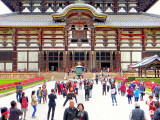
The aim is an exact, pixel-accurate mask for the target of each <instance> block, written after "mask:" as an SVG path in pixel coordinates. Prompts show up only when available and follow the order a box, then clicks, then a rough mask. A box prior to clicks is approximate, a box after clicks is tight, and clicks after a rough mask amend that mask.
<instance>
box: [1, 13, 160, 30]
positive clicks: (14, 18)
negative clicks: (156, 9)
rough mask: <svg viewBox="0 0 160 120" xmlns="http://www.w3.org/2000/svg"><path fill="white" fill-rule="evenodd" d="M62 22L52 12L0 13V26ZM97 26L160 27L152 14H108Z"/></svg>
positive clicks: (62, 23) (55, 24)
mask: <svg viewBox="0 0 160 120" xmlns="http://www.w3.org/2000/svg"><path fill="white" fill-rule="evenodd" d="M65 25H66V23H64V22H55V21H54V20H53V17H52V14H17V13H10V14H4V15H0V27H6V26H15V27H19V26H20V27H21V26H22V27H23V26H24V27H25V26H28V27H30V26H31V27H33V26H37V27H38V26H39V27H40V26H43V27H46V26H50V27H54V26H65ZM94 26H97V27H101V26H103V27H133V28H134V27H160V16H159V15H154V14H147V13H143V14H130V15H123V14H121V15H108V17H107V19H106V20H105V22H101V23H94Z"/></svg>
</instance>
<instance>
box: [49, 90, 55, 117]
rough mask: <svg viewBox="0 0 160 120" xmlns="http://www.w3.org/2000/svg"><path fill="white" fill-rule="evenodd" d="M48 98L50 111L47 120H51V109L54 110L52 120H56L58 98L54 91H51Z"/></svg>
mask: <svg viewBox="0 0 160 120" xmlns="http://www.w3.org/2000/svg"><path fill="white" fill-rule="evenodd" d="M48 98H49V104H48V106H49V109H48V116H47V120H49V117H50V112H51V109H52V116H51V120H53V119H54V111H55V107H56V102H55V99H57V96H56V95H55V92H54V89H51V94H49V95H48Z"/></svg>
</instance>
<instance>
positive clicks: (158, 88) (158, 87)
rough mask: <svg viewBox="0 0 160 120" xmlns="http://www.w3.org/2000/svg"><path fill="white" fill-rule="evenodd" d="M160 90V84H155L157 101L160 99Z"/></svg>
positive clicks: (154, 91)
mask: <svg viewBox="0 0 160 120" xmlns="http://www.w3.org/2000/svg"><path fill="white" fill-rule="evenodd" d="M159 92H160V86H159V84H158V83H157V85H156V86H155V88H154V90H153V93H154V94H155V98H156V99H157V101H158V100H159Z"/></svg>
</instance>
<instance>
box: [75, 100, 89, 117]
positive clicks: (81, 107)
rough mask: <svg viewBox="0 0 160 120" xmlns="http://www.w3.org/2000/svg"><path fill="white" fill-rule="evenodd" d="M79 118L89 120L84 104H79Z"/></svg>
mask: <svg viewBox="0 0 160 120" xmlns="http://www.w3.org/2000/svg"><path fill="white" fill-rule="evenodd" d="M77 118H78V119H79V120H89V117H88V113H87V111H85V110H84V105H83V104H82V103H79V104H78V114H77Z"/></svg>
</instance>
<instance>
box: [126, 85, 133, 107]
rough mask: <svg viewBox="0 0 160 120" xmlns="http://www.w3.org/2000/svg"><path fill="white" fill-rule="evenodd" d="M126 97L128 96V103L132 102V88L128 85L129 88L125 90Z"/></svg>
mask: <svg viewBox="0 0 160 120" xmlns="http://www.w3.org/2000/svg"><path fill="white" fill-rule="evenodd" d="M127 93H128V94H127V97H128V104H130V103H131V104H132V93H133V90H132V89H131V86H129V89H128V90H127Z"/></svg>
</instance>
